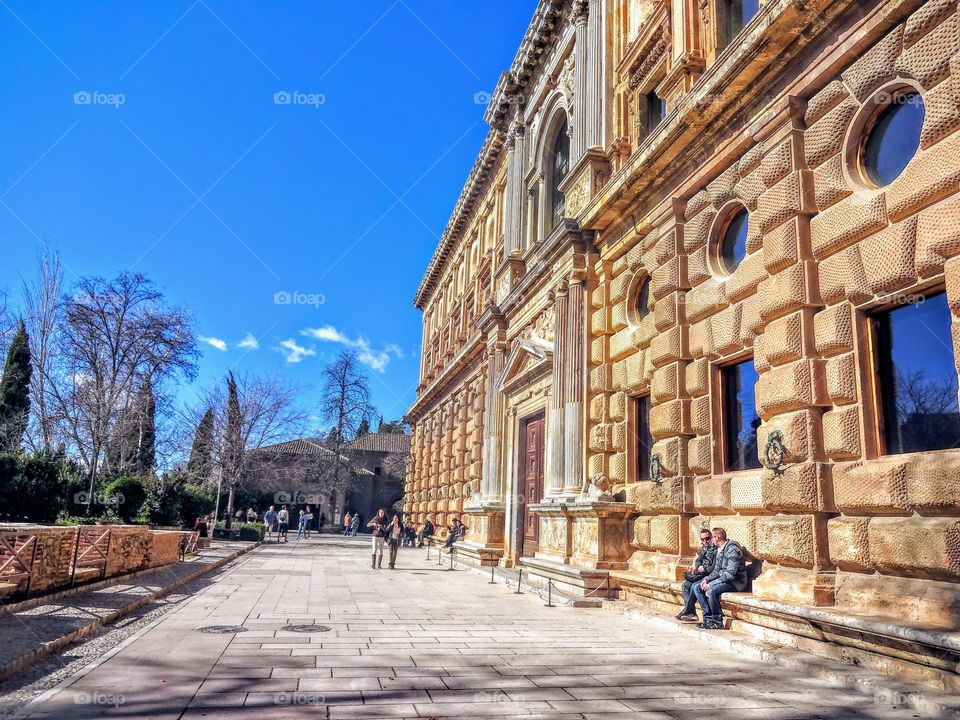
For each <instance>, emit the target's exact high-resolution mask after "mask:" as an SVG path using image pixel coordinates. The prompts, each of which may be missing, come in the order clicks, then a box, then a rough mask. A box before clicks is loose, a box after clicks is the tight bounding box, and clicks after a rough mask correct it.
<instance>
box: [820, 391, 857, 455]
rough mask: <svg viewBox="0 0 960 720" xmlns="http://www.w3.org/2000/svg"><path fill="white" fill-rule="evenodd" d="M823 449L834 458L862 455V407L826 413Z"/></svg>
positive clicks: (824, 417) (850, 407)
mask: <svg viewBox="0 0 960 720" xmlns="http://www.w3.org/2000/svg"><path fill="white" fill-rule="evenodd" d="M823 451H824V452H825V453H826V454H827V456H828V457H830V459H832V460H852V459H855V458H858V457H860V453H861V447H860V409H859V408H858V407H857V406H855V405H853V406H849V407H846V408H840V409H837V410H831V411H830V412H827V413H824V415H823Z"/></svg>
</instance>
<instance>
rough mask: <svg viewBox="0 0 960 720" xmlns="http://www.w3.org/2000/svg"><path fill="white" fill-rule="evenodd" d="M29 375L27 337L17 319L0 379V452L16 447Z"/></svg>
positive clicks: (24, 415) (25, 413) (27, 411)
mask: <svg viewBox="0 0 960 720" xmlns="http://www.w3.org/2000/svg"><path fill="white" fill-rule="evenodd" d="M30 376H31V366H30V338H29V337H28V336H27V328H26V326H25V325H24V323H23V321H22V320H21V321H20V325H19V327H17V331H16V333H15V334H14V336H13V340H12V341H11V343H10V348H9V349H8V350H7V361H6V364H5V365H4V366H3V378H2V379H0V452H11V451H13V450H16V449H18V448H19V447H20V441H21V439H22V438H23V433H24V432H25V431H26V429H27V419H28V418H29V416H30Z"/></svg>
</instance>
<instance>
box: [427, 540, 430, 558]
mask: <svg viewBox="0 0 960 720" xmlns="http://www.w3.org/2000/svg"><path fill="white" fill-rule="evenodd" d="M427 562H430V543H427Z"/></svg>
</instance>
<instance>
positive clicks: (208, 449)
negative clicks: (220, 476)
mask: <svg viewBox="0 0 960 720" xmlns="http://www.w3.org/2000/svg"><path fill="white" fill-rule="evenodd" d="M212 467H213V408H212V407H208V408H207V411H206V412H205V413H204V414H203V417H202V418H200V423H199V424H198V425H197V430H196V432H195V433H194V434H193V445H192V446H191V447H190V459H189V460H188V461H187V475H188V476H189V481H190V482H191V483H194V484H195V485H201V484H203V483H204V482H206V481H207V480H208V479H209V478H210V473H211V470H212Z"/></svg>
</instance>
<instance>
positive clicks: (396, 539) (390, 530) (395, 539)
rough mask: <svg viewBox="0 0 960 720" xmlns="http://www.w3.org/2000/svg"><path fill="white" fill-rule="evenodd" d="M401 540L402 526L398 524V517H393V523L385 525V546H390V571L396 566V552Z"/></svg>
mask: <svg viewBox="0 0 960 720" xmlns="http://www.w3.org/2000/svg"><path fill="white" fill-rule="evenodd" d="M402 540H403V525H402V524H401V523H400V516H399V515H394V516H393V521H392V522H391V523H390V524H389V525H387V545H389V546H390V569H391V570H393V569H394V565H396V564H397V552H398V551H399V550H400V542H401V541H402Z"/></svg>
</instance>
